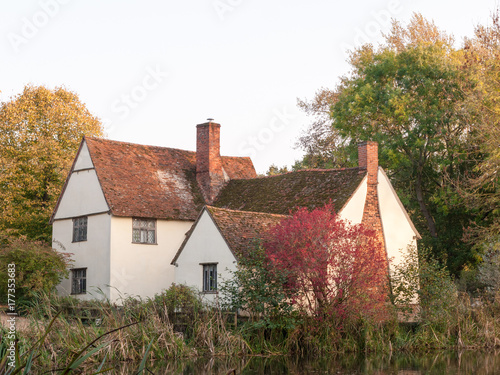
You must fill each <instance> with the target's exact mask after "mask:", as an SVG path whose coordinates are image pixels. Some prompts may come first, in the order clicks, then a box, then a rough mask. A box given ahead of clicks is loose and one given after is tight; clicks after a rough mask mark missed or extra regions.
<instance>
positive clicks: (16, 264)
mask: <svg viewBox="0 0 500 375" xmlns="http://www.w3.org/2000/svg"><path fill="white" fill-rule="evenodd" d="M68 263H69V259H68V258H67V257H66V256H65V255H63V254H61V253H58V252H57V251H55V250H54V249H52V248H51V247H50V246H48V245H47V244H45V243H43V242H38V241H29V240H27V239H26V238H24V237H21V238H12V237H7V236H5V235H3V236H2V237H1V238H0V269H1V271H0V300H1V301H2V302H3V303H7V302H8V297H9V296H8V295H9V294H10V295H11V296H10V298H11V301H15V304H16V308H21V310H22V308H23V306H25V305H26V304H27V303H28V302H29V301H30V300H31V299H33V298H34V296H35V295H36V294H38V293H40V292H50V291H52V290H53V289H54V288H55V286H56V285H57V284H58V283H59V282H60V281H61V280H62V278H64V277H67V276H68V269H67V266H68ZM8 271H9V272H8Z"/></svg>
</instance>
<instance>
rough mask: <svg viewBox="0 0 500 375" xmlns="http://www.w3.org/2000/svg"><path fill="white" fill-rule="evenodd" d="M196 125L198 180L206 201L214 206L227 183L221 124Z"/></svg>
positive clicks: (209, 122) (210, 122)
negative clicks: (222, 152)
mask: <svg viewBox="0 0 500 375" xmlns="http://www.w3.org/2000/svg"><path fill="white" fill-rule="evenodd" d="M209 120H210V121H208V122H206V123H203V124H199V125H196V180H197V181H198V185H199V186H200V188H201V191H202V192H203V196H204V198H205V201H206V202H207V203H208V204H212V203H213V201H214V199H215V198H216V197H217V194H218V193H219V191H220V189H221V188H222V186H223V185H224V183H225V178H224V170H223V168H222V158H221V156H220V124H217V123H215V122H212V121H211V120H212V119H209Z"/></svg>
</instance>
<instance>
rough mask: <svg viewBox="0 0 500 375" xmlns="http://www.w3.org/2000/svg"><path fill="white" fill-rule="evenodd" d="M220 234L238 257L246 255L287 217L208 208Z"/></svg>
mask: <svg viewBox="0 0 500 375" xmlns="http://www.w3.org/2000/svg"><path fill="white" fill-rule="evenodd" d="M207 210H208V212H209V213H210V216H212V218H213V219H214V221H215V222H216V224H217V226H218V227H219V230H220V232H221V233H222V235H223V236H224V238H225V239H226V241H227V243H228V244H229V247H230V248H231V250H232V251H233V253H234V254H235V256H236V257H238V256H240V255H243V254H245V252H247V251H248V250H250V249H251V248H252V247H253V246H256V242H258V241H259V240H261V239H262V238H263V236H264V234H265V233H266V232H267V231H268V230H269V229H270V228H272V227H274V226H275V225H277V224H279V222H280V221H281V220H282V219H284V218H285V217H286V216H285V215H275V214H268V213H262V212H248V211H237V210H229V209H224V208H217V207H213V206H207Z"/></svg>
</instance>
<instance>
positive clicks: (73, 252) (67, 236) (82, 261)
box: [52, 212, 111, 300]
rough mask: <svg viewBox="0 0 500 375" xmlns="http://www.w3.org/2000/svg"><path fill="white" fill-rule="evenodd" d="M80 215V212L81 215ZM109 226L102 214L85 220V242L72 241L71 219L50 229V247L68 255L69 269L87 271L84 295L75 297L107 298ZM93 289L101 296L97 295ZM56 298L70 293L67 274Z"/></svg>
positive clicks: (108, 217)
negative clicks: (69, 258)
mask: <svg viewBox="0 0 500 375" xmlns="http://www.w3.org/2000/svg"><path fill="white" fill-rule="evenodd" d="M82 213H83V212H82ZM110 227H111V215H109V214H107V213H105V214H100V215H91V216H88V217H87V241H82V242H72V241H73V220H72V219H64V220H56V221H54V223H53V226H52V241H53V247H54V249H56V250H57V251H60V252H63V253H66V254H69V255H70V256H71V259H72V260H73V263H72V264H71V266H70V268H86V269H87V293H86V294H78V295H76V297H77V298H79V299H82V300H89V299H93V298H103V297H106V298H110V290H109V287H107V285H109V281H110V251H109V250H110V247H109V244H110ZM97 287H99V288H101V290H102V292H103V293H104V295H102V294H99V292H98V290H97ZM57 291H58V293H59V294H60V295H63V296H67V295H70V294H71V275H70V276H69V278H67V279H64V280H62V282H61V283H60V284H59V285H58V286H57Z"/></svg>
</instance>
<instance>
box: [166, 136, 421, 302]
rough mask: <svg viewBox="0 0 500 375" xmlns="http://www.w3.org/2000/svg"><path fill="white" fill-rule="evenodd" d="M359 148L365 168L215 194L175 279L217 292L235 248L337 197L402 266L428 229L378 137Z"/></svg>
mask: <svg viewBox="0 0 500 375" xmlns="http://www.w3.org/2000/svg"><path fill="white" fill-rule="evenodd" d="M358 154H359V167H357V168H348V169H337V170H335V169H330V170H317V169H316V170H302V171H297V172H290V173H285V174H281V175H276V176H268V177H257V178H252V179H240V180H233V181H229V182H228V183H227V185H226V186H225V187H224V188H223V189H222V190H221V192H220V194H219V195H218V197H217V199H216V200H215V202H214V206H216V207H211V206H207V207H206V208H205V209H204V210H203V211H202V214H201V215H200V216H199V217H198V219H197V221H196V222H195V224H194V225H193V228H192V229H191V231H190V233H188V235H187V237H186V240H185V241H184V243H183V245H182V247H181V248H180V249H179V252H178V253H177V254H176V256H175V258H174V259H173V261H172V264H173V265H175V266H176V273H175V282H176V283H178V284H187V285H190V286H194V287H196V288H199V289H200V290H202V291H203V292H204V293H211V292H212V293H213V289H216V286H214V285H211V284H209V283H208V282H207V280H208V279H207V277H208V276H212V275H219V276H222V277H223V278H227V277H228V271H229V270H231V271H234V270H235V268H236V261H237V256H236V255H235V254H242V253H244V251H245V249H248V247H249V246H254V245H252V244H251V242H253V240H258V239H260V238H262V233H263V232H264V230H265V228H267V227H268V226H269V224H270V223H274V224H276V223H277V222H279V220H281V218H283V217H285V216H284V215H288V214H289V213H290V212H292V211H293V210H294V209H295V208H296V207H298V206H305V207H307V208H309V209H313V208H315V207H321V206H324V205H325V204H327V203H328V202H330V201H331V203H332V204H333V206H334V208H335V210H336V211H337V212H338V214H339V216H340V217H341V218H342V219H346V220H348V221H350V222H351V223H353V224H358V223H364V224H365V225H369V226H370V227H372V228H374V229H375V230H377V231H378V233H379V235H380V238H381V240H382V242H383V247H384V249H385V252H386V254H387V257H388V259H392V262H391V264H398V263H399V262H400V257H401V250H403V251H405V250H406V249H407V247H408V245H414V246H416V244H417V239H418V238H420V235H419V234H418V232H417V230H416V228H415V227H414V225H413V223H412V221H411V219H410V218H409V216H408V214H407V212H406V210H405V209H404V207H403V205H402V203H401V201H400V200H399V198H398V196H397V194H396V192H395V191H394V189H393V187H392V185H391V183H390V181H389V179H388V177H387V175H386V173H385V172H384V170H383V169H382V168H381V167H379V166H378V145H377V143H375V142H364V143H361V144H360V145H359V148H358ZM243 214H244V215H243ZM271 214H273V215H271ZM242 215H243V216H242ZM245 228H248V229H249V230H245ZM235 239H238V240H239V241H240V242H238V241H237V240H235ZM202 270H203V272H202ZM207 272H209V273H207ZM212 280H216V278H215V277H213V276H212ZM209 299H213V297H209Z"/></svg>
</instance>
